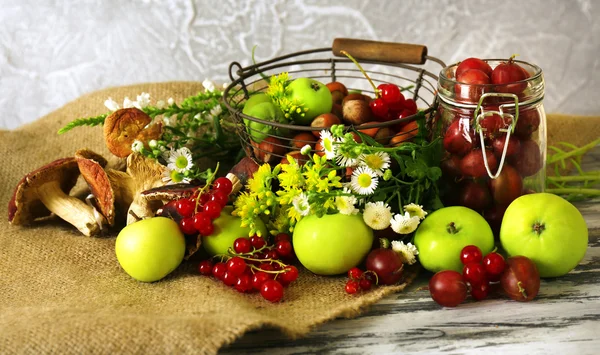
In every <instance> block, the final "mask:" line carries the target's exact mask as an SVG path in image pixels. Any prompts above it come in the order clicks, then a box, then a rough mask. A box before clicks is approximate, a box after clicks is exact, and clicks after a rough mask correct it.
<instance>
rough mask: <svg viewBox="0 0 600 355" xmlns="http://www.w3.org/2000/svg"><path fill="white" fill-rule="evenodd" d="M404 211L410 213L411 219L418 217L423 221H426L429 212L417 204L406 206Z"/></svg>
mask: <svg viewBox="0 0 600 355" xmlns="http://www.w3.org/2000/svg"><path fill="white" fill-rule="evenodd" d="M404 211H405V212H408V213H409V214H410V216H411V217H414V216H417V217H419V219H421V220H423V219H425V216H427V212H425V210H423V206H421V205H417V204H415V203H409V204H408V205H406V206H404Z"/></svg>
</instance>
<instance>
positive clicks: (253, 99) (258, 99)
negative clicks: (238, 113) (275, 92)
mask: <svg viewBox="0 0 600 355" xmlns="http://www.w3.org/2000/svg"><path fill="white" fill-rule="evenodd" d="M263 102H271V103H272V101H271V98H270V97H269V96H267V94H265V93H262V92H259V93H256V94H254V95H252V96H250V97H249V98H248V100H246V103H244V109H243V110H242V113H243V114H245V115H248V111H249V110H250V109H251V108H252V107H254V106H256V105H258V104H261V103H263ZM249 116H251V115H249Z"/></svg>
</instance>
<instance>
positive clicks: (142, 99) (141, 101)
mask: <svg viewBox="0 0 600 355" xmlns="http://www.w3.org/2000/svg"><path fill="white" fill-rule="evenodd" d="M133 105H134V106H135V107H137V108H139V109H140V110H141V109H143V108H144V107H146V106H148V105H150V94H148V93H147V92H143V93H141V94H139V95H138V96H137V99H136V101H135V102H134V103H133Z"/></svg>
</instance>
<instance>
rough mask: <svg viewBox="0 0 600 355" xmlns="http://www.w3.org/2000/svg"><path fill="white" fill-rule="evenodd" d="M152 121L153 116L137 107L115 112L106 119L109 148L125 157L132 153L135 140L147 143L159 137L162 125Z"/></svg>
mask: <svg viewBox="0 0 600 355" xmlns="http://www.w3.org/2000/svg"><path fill="white" fill-rule="evenodd" d="M151 123H152V118H151V117H150V116H148V115H147V114H146V113H145V112H143V111H142V110H139V109H137V108H135V107H130V108H122V109H119V110H117V111H115V112H113V113H112V114H110V115H109V116H108V117H107V118H106V120H105V121H104V140H105V141H106V146H107V147H108V150H110V152H111V153H113V154H114V155H116V156H118V157H120V158H124V157H127V156H128V155H130V154H131V153H132V150H131V145H132V144H133V142H134V141H136V140H139V141H141V142H143V143H144V144H146V143H147V142H148V141H150V140H152V139H159V138H160V135H161V133H162V126H161V124H160V123H154V124H151Z"/></svg>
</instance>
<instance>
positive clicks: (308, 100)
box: [223, 38, 445, 163]
mask: <svg viewBox="0 0 600 355" xmlns="http://www.w3.org/2000/svg"><path fill="white" fill-rule="evenodd" d="M326 53H331V54H332V55H329V56H327V55H326ZM428 61H429V62H428ZM429 63H433V64H434V65H440V66H441V67H444V66H445V65H444V63H443V62H442V61H440V60H439V59H437V58H433V57H429V56H427V48H426V47H425V46H421V45H413V44H400V43H389V42H374V41H364V40H356V39H343V38H338V39H335V40H334V42H333V45H332V47H330V48H319V49H313V50H307V51H302V52H297V53H292V54H288V55H284V56H280V57H277V58H274V59H271V60H267V61H264V62H260V63H256V64H253V65H250V66H247V67H242V66H241V65H240V64H239V63H237V62H233V63H232V64H231V65H230V67H229V75H230V78H231V80H232V82H231V84H230V85H229V86H228V87H227V88H226V89H225V92H224V95H223V99H224V103H225V105H226V106H227V108H228V109H229V110H230V112H231V114H232V116H233V118H234V120H235V121H236V124H237V125H238V127H239V130H238V133H239V136H240V140H241V142H242V146H243V147H244V149H245V150H246V153H247V154H248V156H251V157H253V158H254V159H256V160H257V161H259V162H268V163H279V162H284V163H285V162H286V161H287V158H286V157H287V155H290V156H292V157H293V158H295V159H297V160H299V161H300V162H302V161H305V160H306V159H307V158H306V157H303V155H302V153H301V150H302V148H305V149H306V148H307V146H308V147H310V148H311V150H313V151H315V152H316V153H317V154H319V155H322V154H324V153H325V150H326V149H324V148H326V147H323V145H322V140H321V139H320V138H321V137H320V135H321V131H322V130H327V129H329V128H330V127H332V126H333V125H340V124H343V125H344V129H345V130H346V131H348V132H352V133H353V135H354V138H355V140H357V141H365V140H366V141H365V143H370V144H381V145H383V146H397V145H399V144H401V143H403V142H406V141H410V140H411V139H412V138H413V137H414V136H415V135H416V134H417V131H418V125H417V122H416V121H417V120H418V119H419V118H425V119H428V118H429V117H433V113H434V112H435V110H436V107H437V98H436V91H435V88H436V83H437V76H436V74H434V72H432V69H428V68H426V67H425V64H429ZM436 69H438V70H439V68H436ZM428 121H429V120H428Z"/></svg>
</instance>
